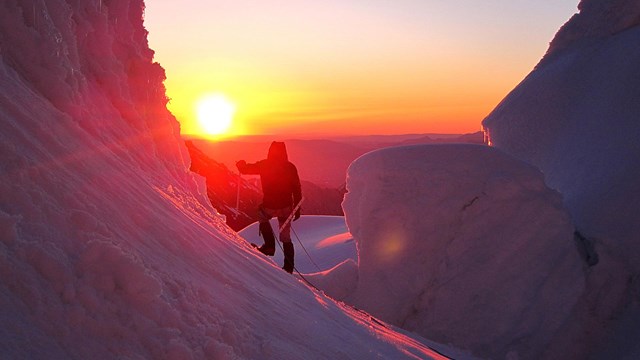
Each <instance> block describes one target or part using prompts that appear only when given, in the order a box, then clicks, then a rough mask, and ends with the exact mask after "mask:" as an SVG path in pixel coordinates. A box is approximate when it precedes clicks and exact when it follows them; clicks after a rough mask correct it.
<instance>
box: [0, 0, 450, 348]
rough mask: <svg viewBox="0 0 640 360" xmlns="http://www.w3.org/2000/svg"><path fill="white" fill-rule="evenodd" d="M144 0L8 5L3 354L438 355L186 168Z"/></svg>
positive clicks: (0, 234) (1, 63)
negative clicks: (245, 224) (279, 257)
mask: <svg viewBox="0 0 640 360" xmlns="http://www.w3.org/2000/svg"><path fill="white" fill-rule="evenodd" d="M143 11H144V4H143V2H142V1H140V0H133V1H131V0H112V1H101V0H93V1H92V0H88V1H63V0H52V1H46V2H45V1H29V0H13V1H3V2H0V49H1V52H0V153H1V154H2V163H1V165H0V166H1V171H0V240H1V241H0V279H1V281H0V309H1V310H0V320H1V322H0V323H1V324H2V325H0V353H2V357H3V358H8V359H116V358H118V359H176V360H177V359H180V360H182V359H363V358H371V359H375V358H380V359H392V358H393V359H395V358H425V359H430V358H434V359H439V358H444V357H442V356H441V355H439V354H438V353H436V352H434V351H432V350H430V349H429V348H428V347H427V346H425V345H424V344H423V342H422V340H421V339H419V338H413V337H411V336H408V335H405V334H403V333H399V332H396V331H394V330H393V329H391V327H389V326H385V325H383V324H380V323H376V322H374V321H372V320H371V318H370V317H369V316H368V315H366V314H364V313H362V312H358V311H355V310H353V309H351V308H349V307H345V306H343V305H341V304H340V303H337V302H335V301H333V300H331V299H330V298H327V297H326V296H324V295H323V294H322V293H320V292H317V291H315V290H313V289H311V288H310V287H308V286H306V285H305V284H304V283H303V282H301V281H299V280H298V279H296V278H295V277H293V276H291V275H289V274H287V273H285V272H284V271H282V270H280V269H278V268H276V267H274V266H272V265H271V264H270V263H269V262H268V261H266V260H265V259H264V258H263V257H262V256H259V255H258V254H256V253H255V251H253V250H252V249H251V248H250V247H249V246H248V245H246V242H245V241H244V240H242V239H241V238H240V237H239V236H238V235H237V234H236V233H235V232H233V231H231V230H230V229H229V228H228V227H227V226H226V225H225V224H224V219H223V218H222V217H221V216H219V215H218V214H217V213H216V212H215V210H213V208H212V207H211V206H210V204H209V202H208V200H207V199H206V195H205V189H204V182H203V180H202V179H201V178H199V177H196V176H194V175H193V174H192V173H190V172H189V171H188V168H189V159H188V156H187V151H186V149H185V147H184V144H183V141H182V140H181V138H180V134H179V126H178V123H177V122H176V120H175V119H174V118H173V117H172V116H171V115H170V114H169V113H168V112H167V110H166V107H165V105H166V102H167V99H166V95H165V92H164V87H163V85H162V81H163V80H164V72H163V70H162V68H161V67H160V66H159V65H158V64H155V63H153V61H152V58H153V52H152V51H151V50H149V48H148V46H147V41H146V31H145V30H144V27H143V23H142V19H143Z"/></svg>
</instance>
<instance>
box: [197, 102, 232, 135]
mask: <svg viewBox="0 0 640 360" xmlns="http://www.w3.org/2000/svg"><path fill="white" fill-rule="evenodd" d="M196 110H197V116H198V122H199V123H200V126H202V129H204V131H205V132H206V133H207V135H221V134H224V133H225V132H227V131H228V130H229V128H230V127H231V124H232V123H233V115H234V114H235V112H236V107H235V105H234V104H233V103H232V102H231V101H230V100H229V99H227V97H226V96H224V95H222V94H212V95H206V96H204V97H202V98H201V99H200V101H198V104H197V106H196Z"/></svg>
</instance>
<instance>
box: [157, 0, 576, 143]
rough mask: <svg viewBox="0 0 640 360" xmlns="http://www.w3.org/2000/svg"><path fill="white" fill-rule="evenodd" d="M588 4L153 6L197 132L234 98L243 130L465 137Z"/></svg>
mask: <svg viewBox="0 0 640 360" xmlns="http://www.w3.org/2000/svg"><path fill="white" fill-rule="evenodd" d="M577 3H578V1H577V0H575V1H574V0H571V1H570V0H555V1H551V0H535V1H534V0H526V1H525V0H515V1H514V0H500V1H496V0H487V1H474V0H464V1H436V0H395V1H388V0H368V1H358V0H325V1H322V2H320V1H314V0H297V1H291V2H285V1H282V0H234V1H205V0H199V1H198V0H185V1H179V2H178V1H173V0H147V9H146V15H145V25H146V27H147V30H149V32H150V33H149V42H150V46H151V48H152V49H154V50H155V51H156V61H158V62H160V64H161V65H162V66H163V67H164V68H165V69H166V71H167V77H168V79H167V81H166V83H165V84H166V86H167V93H168V96H169V97H170V98H171V102H170V104H169V108H170V110H171V111H172V112H173V113H174V114H175V115H176V117H177V118H178V120H179V121H180V122H181V128H182V133H183V134H202V132H203V129H202V126H201V125H200V124H199V123H198V120H197V119H196V116H195V114H196V110H195V104H196V103H197V102H198V100H199V99H200V98H201V97H202V96H204V95H206V94H211V93H221V94H224V95H225V96H226V97H227V98H229V99H230V100H231V101H232V102H233V103H234V105H235V108H236V113H235V117H234V125H233V126H232V128H231V130H230V132H231V133H232V134H236V135H237V134H279V135H285V134H286V135H301V136H308V135H316V136H317V135H345V134H349V135H351V134H363V135H366V134H401V133H464V132H474V131H477V130H479V128H480V121H481V120H482V119H483V118H484V117H485V116H486V115H487V114H488V113H489V112H490V111H491V110H492V109H493V108H494V107H495V106H496V105H497V104H498V102H499V101H500V100H501V99H502V98H504V97H505V96H506V94H507V93H508V92H509V91H510V90H511V89H513V88H514V87H515V86H516V85H517V84H518V82H520V81H521V80H522V79H523V78H524V77H525V76H526V75H527V74H528V73H529V71H531V69H532V68H533V66H534V65H535V64H536V63H537V61H538V60H539V59H540V58H541V57H542V55H543V54H544V52H545V51H546V48H547V46H548V42H549V41H550V40H551V39H552V38H553V35H554V34H555V32H556V31H557V30H558V29H559V27H560V26H561V25H562V24H563V23H564V22H566V21H567V20H568V19H569V17H570V16H571V15H572V14H573V13H575V12H576V11H577V9H576V6H577Z"/></svg>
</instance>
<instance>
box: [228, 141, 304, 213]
mask: <svg viewBox="0 0 640 360" xmlns="http://www.w3.org/2000/svg"><path fill="white" fill-rule="evenodd" d="M238 170H239V171H240V173H242V174H251V175H260V181H261V183H262V193H263V201H262V205H263V206H264V207H265V208H268V209H283V208H287V207H293V206H294V204H297V203H298V202H299V201H300V199H302V191H301V189H300V178H299V177H298V169H297V168H296V166H295V165H293V164H292V163H291V162H290V161H289V158H288V156H287V148H286V146H285V144H284V143H283V142H278V141H274V142H272V143H271V146H270V147H269V153H268V155H267V158H266V159H264V160H260V161H258V162H256V163H253V164H246V163H242V164H239V165H238Z"/></svg>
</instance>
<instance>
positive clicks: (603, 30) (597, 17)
mask: <svg viewBox="0 0 640 360" xmlns="http://www.w3.org/2000/svg"><path fill="white" fill-rule="evenodd" d="M578 9H579V10H580V12H579V13H578V14H575V15H574V16H573V17H572V18H571V19H570V20H569V21H568V22H567V23H566V24H565V25H564V26H563V27H562V28H560V30H559V31H558V33H557V34H556V36H555V37H554V39H553V41H552V42H551V44H550V46H549V50H548V51H547V54H546V55H545V58H544V59H543V61H545V59H546V58H549V57H553V56H554V55H555V54H556V53H557V52H561V51H562V50H563V49H566V48H569V47H571V46H575V45H576V44H580V43H586V42H588V41H593V40H596V39H604V38H607V37H610V36H612V35H615V34H618V33H620V32H623V31H625V30H628V29H631V28H633V27H636V26H638V25H640V3H638V2H637V1H635V0H614V1H593V0H587V1H582V2H580V4H579V5H578Z"/></svg>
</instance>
